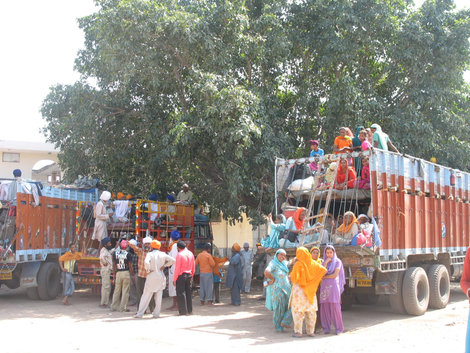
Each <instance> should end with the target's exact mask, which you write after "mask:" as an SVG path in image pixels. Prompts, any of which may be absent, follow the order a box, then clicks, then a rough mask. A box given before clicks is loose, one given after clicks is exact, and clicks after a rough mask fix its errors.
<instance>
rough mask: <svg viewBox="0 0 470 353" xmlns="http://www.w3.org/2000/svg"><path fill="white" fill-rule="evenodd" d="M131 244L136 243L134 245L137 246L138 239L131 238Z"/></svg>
mask: <svg viewBox="0 0 470 353" xmlns="http://www.w3.org/2000/svg"><path fill="white" fill-rule="evenodd" d="M129 244H132V245H134V246H137V240H135V239H131V240H129Z"/></svg>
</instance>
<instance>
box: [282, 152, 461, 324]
mask: <svg viewBox="0 0 470 353" xmlns="http://www.w3.org/2000/svg"><path fill="white" fill-rule="evenodd" d="M361 154H362V156H368V157H369V165H370V181H371V182H370V184H371V186H370V189H367V190H363V189H358V188H357V187H356V188H352V189H347V190H335V189H334V187H329V188H327V189H324V190H318V189H317V188H316V186H313V184H312V183H309V180H308V179H307V178H303V179H302V180H300V181H299V180H297V182H296V183H294V181H293V180H287V179H288V175H289V176H292V175H293V173H292V168H299V167H300V168H303V167H304V166H307V165H308V164H309V163H311V162H312V161H314V159H313V158H301V159H291V160H286V159H276V179H277V180H276V189H277V190H276V195H278V196H279V195H282V196H285V195H287V196H288V199H287V201H286V202H284V203H283V205H282V207H280V208H281V209H285V210H286V211H287V212H292V209H293V208H296V207H299V206H305V207H307V208H309V207H310V208H311V211H312V212H311V216H310V217H311V219H312V220H311V223H312V224H313V223H314V222H315V221H316V220H315V217H318V216H315V215H316V214H320V215H323V216H324V217H323V220H322V221H323V224H322V227H323V228H324V229H326V228H330V229H331V231H330V234H329V238H328V242H329V243H333V244H334V243H335V236H334V233H335V229H336V228H337V226H338V224H335V225H333V226H331V225H328V224H325V222H326V221H325V219H326V218H328V220H329V221H330V220H331V219H338V217H339V216H341V215H344V213H345V212H346V211H352V212H354V213H355V215H356V216H358V215H359V214H367V215H369V217H370V218H371V220H372V221H371V223H372V222H374V221H375V225H374V227H373V229H374V231H373V234H372V245H371V246H366V245H363V246H352V245H349V244H348V245H339V244H335V248H336V250H337V254H338V256H339V257H340V258H341V260H342V261H343V264H344V267H345V274H346V278H347V284H346V288H345V292H344V295H343V304H344V306H347V304H348V303H352V298H357V299H358V300H359V301H360V302H361V303H367V302H374V301H375V300H376V299H377V295H388V296H389V299H390V304H391V307H392V309H393V310H394V311H395V312H397V313H402V314H406V313H408V314H411V315H422V314H424V313H425V312H426V310H427V309H428V307H431V308H443V307H445V306H446V305H447V303H448V302H449V296H450V278H452V277H453V278H455V279H457V278H459V277H460V276H461V274H462V268H463V261H464V258H465V254H466V250H467V247H468V246H469V241H470V239H469V236H470V218H469V215H470V174H469V173H465V172H463V171H460V170H456V169H452V168H448V167H445V166H442V165H438V164H434V163H431V162H428V161H425V160H422V159H419V158H414V157H411V156H404V155H400V154H397V153H392V152H388V151H383V150H378V149H376V150H373V151H370V152H362V153H357V152H355V153H353V154H348V155H342V156H331V155H330V156H325V159H323V160H322V159H318V158H317V159H316V160H315V161H316V162H317V163H320V162H321V163H322V164H323V165H324V167H326V165H327V164H328V163H329V162H332V161H335V162H338V161H339V158H341V157H345V158H351V157H362V156H361ZM289 172H290V174H289ZM307 174H308V173H307ZM304 176H306V175H305V173H304V175H302V177H304ZM292 179H294V178H292ZM312 179H313V178H311V179H310V181H312ZM304 181H305V183H304ZM303 184H304V185H303ZM287 185H288V186H287ZM330 189H331V190H330ZM325 208H326V209H325ZM326 216H329V217H326ZM320 242H321V240H320V239H318V240H315V241H314V242H313V243H315V244H319V243H320ZM313 243H312V244H308V245H313ZM306 245H307V244H306ZM369 245H370V244H369ZM290 253H291V254H293V253H294V252H293V250H290Z"/></svg>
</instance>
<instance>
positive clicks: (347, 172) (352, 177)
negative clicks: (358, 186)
mask: <svg viewBox="0 0 470 353" xmlns="http://www.w3.org/2000/svg"><path fill="white" fill-rule="evenodd" d="M355 183H356V171H355V170H354V168H353V167H349V166H348V161H347V159H344V158H343V159H341V161H340V162H339V168H338V173H337V174H336V181H335V189H338V190H344V189H352V188H354V184H355Z"/></svg>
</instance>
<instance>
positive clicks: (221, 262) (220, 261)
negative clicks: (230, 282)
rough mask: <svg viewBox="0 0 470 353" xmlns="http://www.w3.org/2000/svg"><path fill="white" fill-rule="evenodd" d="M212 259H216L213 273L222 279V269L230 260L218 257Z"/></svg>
mask: <svg viewBox="0 0 470 353" xmlns="http://www.w3.org/2000/svg"><path fill="white" fill-rule="evenodd" d="M212 259H214V262H215V266H214V268H213V269H212V273H213V274H214V275H217V276H219V278H222V277H221V276H220V272H219V271H220V269H221V268H222V267H223V266H224V264H225V263H226V262H227V260H228V258H227V257H217V256H212Z"/></svg>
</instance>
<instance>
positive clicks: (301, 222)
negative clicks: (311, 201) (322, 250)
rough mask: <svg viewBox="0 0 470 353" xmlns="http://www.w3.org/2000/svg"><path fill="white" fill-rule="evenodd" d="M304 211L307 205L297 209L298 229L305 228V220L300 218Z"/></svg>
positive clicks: (295, 215)
mask: <svg viewBox="0 0 470 353" xmlns="http://www.w3.org/2000/svg"><path fill="white" fill-rule="evenodd" d="M303 211H306V208H305V207H300V208H298V209H297V211H295V213H294V217H293V218H294V223H295V227H296V228H297V230H302V229H304V223H305V220H304V219H303V220H300V214H301V213H302V212H303Z"/></svg>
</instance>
